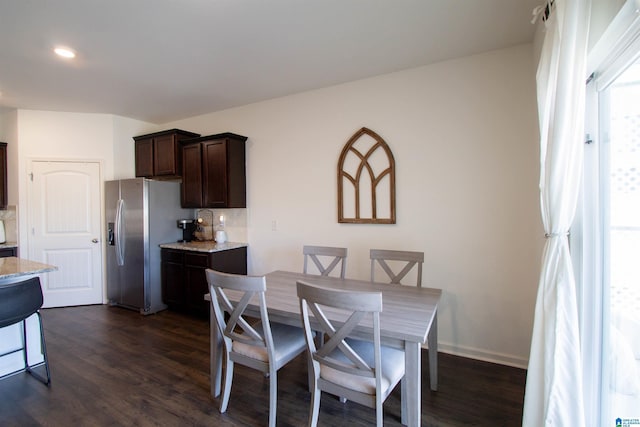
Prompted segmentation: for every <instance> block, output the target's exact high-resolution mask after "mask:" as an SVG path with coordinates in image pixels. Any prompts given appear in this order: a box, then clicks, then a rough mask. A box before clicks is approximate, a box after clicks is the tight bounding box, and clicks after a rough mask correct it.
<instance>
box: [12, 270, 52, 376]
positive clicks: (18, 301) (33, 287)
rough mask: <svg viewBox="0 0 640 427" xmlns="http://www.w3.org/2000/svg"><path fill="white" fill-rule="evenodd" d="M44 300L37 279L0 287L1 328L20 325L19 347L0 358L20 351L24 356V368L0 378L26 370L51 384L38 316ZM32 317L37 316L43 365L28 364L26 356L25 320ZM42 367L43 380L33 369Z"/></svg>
mask: <svg viewBox="0 0 640 427" xmlns="http://www.w3.org/2000/svg"><path fill="white" fill-rule="evenodd" d="M42 303H43V297H42V288H41V287H40V278H39V277H33V278H31V279H28V280H23V281H21V282H16V283H11V284H8V285H0V328H4V327H6V326H11V325H15V324H17V323H22V347H20V348H18V349H16V350H11V351H9V352H7V353H3V354H0V357H2V356H6V355H9V354H13V353H17V352H19V351H21V352H22V354H23V357H24V366H25V367H24V368H22V369H18V370H16V371H14V372H10V373H8V374H5V375H3V376H2V377H0V379H2V378H5V377H7V376H9V375H13V374H15V373H17V372H21V371H27V373H29V374H31V375H32V376H34V377H35V378H37V379H38V380H40V381H41V382H42V383H43V384H45V385H46V386H49V385H50V384H51V374H50V372H49V360H48V359H47V348H46V346H45V342H44V329H43V327H42V317H41V316H40V308H41V307H42ZM33 314H37V315H38V324H39V326H40V347H41V351H42V355H43V356H44V362H40V363H36V364H34V365H30V364H29V356H28V354H27V353H28V351H27V322H26V320H27V318H28V317H30V316H31V315H33ZM43 364H44V367H45V371H46V378H45V377H43V376H42V375H40V374H38V373H37V372H35V371H34V370H33V368H35V367H38V366H41V365H43Z"/></svg>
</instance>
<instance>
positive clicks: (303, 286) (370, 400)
mask: <svg viewBox="0 0 640 427" xmlns="http://www.w3.org/2000/svg"><path fill="white" fill-rule="evenodd" d="M297 292H298V297H299V299H300V313H301V315H302V323H303V325H304V331H305V337H306V341H307V347H308V350H309V355H310V358H311V364H312V370H313V375H312V376H311V382H312V387H311V390H312V396H311V410H310V412H309V426H312V427H315V426H316V425H317V423H318V414H319V410H320V395H321V393H322V392H323V391H324V392H327V393H331V394H333V395H335V396H339V397H345V398H346V399H349V400H352V401H354V402H357V403H360V404H362V405H365V406H368V407H370V408H375V409H376V421H377V426H379V427H381V426H382V424H383V409H382V404H383V403H384V401H385V400H386V399H387V397H388V396H389V395H390V394H391V392H392V391H393V389H394V388H395V387H396V385H397V384H398V383H399V382H400V381H401V380H402V378H403V377H404V375H405V364H404V351H403V350H398V349H395V348H391V347H386V346H382V345H381V344H380V312H381V311H382V293H380V292H357V291H348V290H342V289H326V288H321V287H316V286H314V285H312V284H310V283H306V282H304V281H298V282H297ZM326 308H328V309H329V310H331V313H332V314H333V315H336V310H338V311H339V312H340V313H341V315H342V316H343V317H342V320H341V321H340V322H335V323H334V322H332V321H331V320H330V319H329V317H328V316H327V315H326V313H327V311H328V310H325V309H326ZM344 319H347V320H344ZM361 321H364V322H365V323H363V324H364V325H366V326H367V327H370V328H371V336H369V337H363V338H365V339H367V338H369V339H367V340H364V341H362V340H355V339H351V338H347V337H348V336H349V335H350V334H351V333H352V331H353V330H354V328H355V327H356V326H358V324H359V323H360V322H361ZM312 327H313V328H314V329H320V330H322V331H323V332H324V333H326V334H327V336H328V337H329V339H328V340H327V341H326V342H325V343H324V345H323V346H322V347H317V346H316V344H315V341H314V337H313V333H314V331H313V330H312ZM359 337H360V335H359Z"/></svg>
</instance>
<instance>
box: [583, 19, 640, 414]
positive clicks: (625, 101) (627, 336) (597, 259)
mask: <svg viewBox="0 0 640 427" xmlns="http://www.w3.org/2000/svg"><path fill="white" fill-rule="evenodd" d="M637 21H638V20H637V19H636V20H634V22H633V24H632V25H630V26H629V28H630V31H620V28H618V29H617V33H618V34H622V36H620V37H618V38H617V39H616V40H615V41H614V42H613V44H611V48H610V49H608V51H609V52H611V53H612V54H610V55H609V56H608V57H606V58H604V59H603V60H602V61H601V64H604V65H599V66H597V67H596V68H595V79H594V81H593V82H592V83H590V84H589V87H588V90H587V118H586V126H587V134H588V138H587V140H588V142H589V144H588V146H587V148H586V149H585V169H584V170H585V174H584V191H583V207H582V212H579V213H578V220H579V221H578V223H577V224H576V225H577V226H578V227H576V228H580V229H581V232H580V231H578V230H575V231H577V233H576V234H578V235H579V236H578V237H576V238H573V239H572V244H576V243H577V244H579V245H580V246H581V247H582V259H581V262H579V263H578V264H577V267H578V268H580V267H581V268H582V274H579V275H578V276H577V277H581V280H580V281H581V286H580V287H579V288H580V289H581V298H580V300H581V302H582V303H581V330H582V338H583V355H584V358H585V375H584V378H585V387H586V390H585V398H586V399H587V402H586V404H585V407H586V408H587V410H588V411H591V413H588V414H586V415H587V419H593V420H600V421H599V422H596V423H595V424H596V425H603V426H618V425H620V426H624V425H636V424H637V425H640V423H637V422H636V420H638V419H640V28H639V27H640V25H638V22H637ZM617 22H618V23H619V22H620V21H619V20H618V21H617ZM614 23H616V21H614Z"/></svg>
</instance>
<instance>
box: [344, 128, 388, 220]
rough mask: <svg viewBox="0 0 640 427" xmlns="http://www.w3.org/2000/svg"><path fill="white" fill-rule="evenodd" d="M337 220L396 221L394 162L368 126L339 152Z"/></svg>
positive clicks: (382, 142)
mask: <svg viewBox="0 0 640 427" xmlns="http://www.w3.org/2000/svg"><path fill="white" fill-rule="evenodd" d="M363 172H366V173H363ZM367 190H369V191H367ZM369 202H370V203H369ZM338 222H339V223H352V224H395V223H396V166H395V160H394V158H393V153H392V152H391V149H390V148H389V146H388V145H387V143H386V142H385V141H384V140H383V139H382V138H381V137H380V135H378V134H377V133H375V132H374V131H372V130H370V129H367V128H362V129H360V130H359V131H357V132H356V133H355V134H354V135H353V136H352V137H351V139H349V141H348V142H347V144H346V145H345V146H344V148H343V149H342V153H341V154H340V160H339V161H338Z"/></svg>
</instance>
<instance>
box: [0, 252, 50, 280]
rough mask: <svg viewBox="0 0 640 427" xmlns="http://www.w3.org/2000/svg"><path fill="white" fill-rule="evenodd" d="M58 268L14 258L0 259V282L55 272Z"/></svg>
mask: <svg viewBox="0 0 640 427" xmlns="http://www.w3.org/2000/svg"><path fill="white" fill-rule="evenodd" d="M57 269H58V267H56V266H54V265H49V264H43V263H41V262H36V261H30V260H28V259H24V258H16V257H14V256H11V257H6V258H0V281H5V280H7V279H15V278H19V277H22V276H29V275H33V274H40V273H46V272H48V271H55V270H57Z"/></svg>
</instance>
